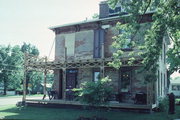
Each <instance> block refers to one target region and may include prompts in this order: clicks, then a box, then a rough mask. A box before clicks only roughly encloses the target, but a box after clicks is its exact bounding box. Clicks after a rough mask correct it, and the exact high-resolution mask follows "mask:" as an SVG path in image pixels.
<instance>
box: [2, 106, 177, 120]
mask: <svg viewBox="0 0 180 120" xmlns="http://www.w3.org/2000/svg"><path fill="white" fill-rule="evenodd" d="M94 115H98V116H103V117H105V118H108V120H173V119H175V118H180V106H177V107H176V114H174V115H168V114H167V113H163V112H158V113H152V114H147V113H137V112H127V111H126V112H123V111H105V110H104V111H99V112H98V114H97V112H95V110H79V109H61V108H59V109H57V108H56V109H55V108H42V107H25V108H22V109H20V108H17V107H15V106H12V105H11V106H1V107H0V119H30V120H38V119H41V120H76V119H77V118H78V117H79V116H85V117H90V116H94Z"/></svg>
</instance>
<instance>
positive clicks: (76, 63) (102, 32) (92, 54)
mask: <svg viewBox="0 0 180 120" xmlns="http://www.w3.org/2000/svg"><path fill="white" fill-rule="evenodd" d="M99 5H100V9H99V11H100V12H99V19H93V20H85V21H82V22H78V23H71V24H65V25H59V26H54V27H51V28H50V29H51V30H53V31H54V33H55V60H54V66H59V67H54V75H55V77H54V78H55V79H54V90H55V91H56V92H57V93H58V99H64V100H69V99H72V96H71V93H70V92H69V91H70V90H71V89H73V88H78V87H80V85H81V83H83V82H86V81H94V82H95V81H97V80H99V78H101V77H105V76H109V78H110V79H112V85H113V88H114V93H115V94H118V95H120V100H119V101H121V102H126V103H134V100H135V97H138V96H140V98H136V99H145V100H144V101H140V102H142V103H143V102H144V103H147V104H156V103H157V102H158V98H159V97H164V96H165V95H166V94H167V86H168V85H167V69H166V61H165V57H166V55H165V54H166V49H167V48H168V44H169V39H168V38H165V37H164V40H163V46H162V47H163V51H162V55H161V56H160V57H159V62H158V64H159V68H158V71H154V74H157V76H158V78H157V80H156V82H155V83H153V84H150V85H149V84H145V83H144V79H145V78H144V73H142V72H139V70H140V69H141V68H142V66H143V65H142V64H141V61H142V58H141V57H140V56H139V55H138V54H135V55H134V57H135V59H136V61H135V64H134V65H128V64H127V60H128V55H126V54H128V53H129V52H130V51H134V52H135V53H137V52H138V51H139V50H138V47H137V48H136V47H135V48H129V47H128V46H125V47H124V48H122V49H123V50H124V51H125V55H124V56H123V57H121V58H120V59H122V61H123V65H122V67H121V68H120V69H115V68H113V67H110V66H109V65H108V63H109V62H111V61H112V60H113V57H112V54H113V52H114V51H115V50H114V49H113V48H112V47H111V44H112V42H113V39H112V37H113V36H115V35H118V34H123V32H121V31H119V30H117V29H116V23H117V22H121V23H123V24H125V21H124V20H123V19H122V18H123V17H128V16H129V15H128V14H127V13H126V12H125V11H124V10H123V9H122V8H121V7H120V6H119V7H117V8H116V9H114V10H112V9H110V8H109V6H108V4H107V3H106V2H105V1H103V2H101V3H100V4H99ZM119 13H120V14H121V16H119ZM152 15H153V12H149V13H146V14H144V15H143V17H142V18H143V19H142V21H141V24H142V27H141V28H140V31H144V30H146V29H147V28H148V27H150V25H151V22H153V21H152ZM144 23H146V25H145V24H144ZM147 23H148V24H149V25H148V24H147ZM135 39H136V40H137V41H139V42H144V38H143V37H142V36H140V35H139V34H137V35H136V37H135ZM129 40H131V39H129ZM113 100H115V99H113ZM136 102H137V101H136Z"/></svg>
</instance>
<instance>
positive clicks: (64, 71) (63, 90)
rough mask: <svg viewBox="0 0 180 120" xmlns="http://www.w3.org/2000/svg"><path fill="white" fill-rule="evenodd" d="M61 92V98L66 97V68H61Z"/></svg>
mask: <svg viewBox="0 0 180 120" xmlns="http://www.w3.org/2000/svg"><path fill="white" fill-rule="evenodd" d="M62 83H63V84H62V88H63V89H62V94H63V99H64V100H65V99H66V68H63V82H62Z"/></svg>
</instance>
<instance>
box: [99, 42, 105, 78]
mask: <svg viewBox="0 0 180 120" xmlns="http://www.w3.org/2000/svg"><path fill="white" fill-rule="evenodd" d="M101 58H102V59H104V43H102V44H101ZM100 71H101V78H104V76H105V74H104V60H102V64H101V67H100Z"/></svg>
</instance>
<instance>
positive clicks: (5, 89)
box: [4, 79, 7, 95]
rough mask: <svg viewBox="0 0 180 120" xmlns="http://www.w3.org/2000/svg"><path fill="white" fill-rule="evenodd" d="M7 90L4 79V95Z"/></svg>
mask: <svg viewBox="0 0 180 120" xmlns="http://www.w3.org/2000/svg"><path fill="white" fill-rule="evenodd" d="M6 91H7V81H6V80H5V79H4V95H6Z"/></svg>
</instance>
